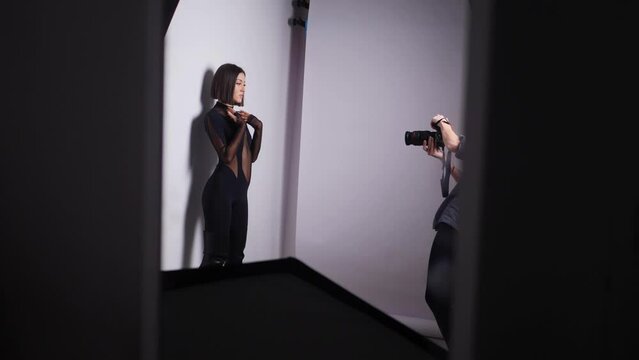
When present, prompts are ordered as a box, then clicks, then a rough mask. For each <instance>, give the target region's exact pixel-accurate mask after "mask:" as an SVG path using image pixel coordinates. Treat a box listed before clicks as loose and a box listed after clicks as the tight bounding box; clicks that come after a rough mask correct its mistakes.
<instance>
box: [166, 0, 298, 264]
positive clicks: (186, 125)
mask: <svg viewBox="0 0 639 360" xmlns="http://www.w3.org/2000/svg"><path fill="white" fill-rule="evenodd" d="M291 13H292V7H291V2H290V1H288V0H269V1H263V0H242V1H211V0H181V1H180V2H179V5H178V7H177V8H176V11H175V14H174V16H173V19H172V21H171V25H170V27H169V29H168V31H167V33H166V36H165V65H164V71H165V78H164V130H163V131H164V136H163V176H162V269H163V270H172V269H180V268H188V267H197V266H199V263H200V261H201V258H202V257H201V256H202V204H201V194H202V189H203V187H204V184H205V183H206V180H207V179H208V177H209V175H210V173H211V172H212V170H213V167H214V166H215V164H216V161H217V157H216V156H214V150H213V147H212V146H211V145H210V142H209V140H208V138H207V137H206V135H205V133H204V128H203V125H202V122H201V120H202V115H203V114H204V113H206V111H207V110H208V109H209V108H210V106H211V105H212V103H211V100H210V98H209V97H208V95H209V92H208V85H209V84H210V81H211V78H212V74H213V72H214V71H215V70H216V69H217V68H218V67H219V66H220V65H221V64H223V63H226V62H230V63H235V64H237V65H239V66H240V67H242V68H243V69H244V70H245V71H246V81H247V90H246V100H245V106H244V109H245V110H246V111H249V112H251V113H253V114H255V115H256V116H257V117H259V118H260V120H262V121H263V123H264V135H263V142H262V150H261V152H260V158H259V159H258V161H257V162H256V163H255V164H254V167H253V174H252V175H253V176H252V180H251V181H252V182H251V187H250V188H249V192H248V198H249V226H248V239H247V246H246V251H245V254H246V258H245V261H246V262H251V261H258V260H264V259H273V258H278V257H279V256H280V247H281V244H280V237H281V234H280V233H281V231H280V224H281V212H282V177H283V171H284V170H283V158H284V156H283V152H284V134H285V124H286V121H285V120H286V119H285V116H286V111H287V90H288V89H287V86H288V77H289V56H290V37H291V36H290V34H291V28H290V26H289V25H288V23H287V21H288V18H289V17H290V15H291ZM203 95H204V96H203Z"/></svg>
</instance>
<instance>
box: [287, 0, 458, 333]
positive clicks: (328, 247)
mask: <svg viewBox="0 0 639 360" xmlns="http://www.w3.org/2000/svg"><path fill="white" fill-rule="evenodd" d="M468 11H469V9H468V2H467V1H466V0H455V1H443V0H429V1H423V0H400V1H383V0H377V1H370V0H369V1H342V0H324V1H315V2H313V3H312V4H311V8H310V11H309V21H308V24H309V27H308V30H307V38H306V42H307V43H306V55H305V56H306V60H305V73H304V101H303V110H302V127H301V139H300V144H301V147H300V165H299V169H300V170H299V190H298V198H297V206H298V207H297V223H296V245H295V246H296V257H298V258H299V259H300V260H302V261H304V262H305V263H307V264H309V266H312V267H313V268H315V269H317V270H318V271H319V272H321V273H323V274H325V275H326V276H328V277H329V278H331V279H333V280H334V281H336V282H338V283H340V284H341V285H342V286H344V287H345V288H347V289H348V290H350V291H352V292H353V293H354V294H356V295H358V296H360V297H362V298H363V299H364V300H366V301H368V302H370V303H371V304H373V305H374V306H377V307H378V308H380V309H381V310H383V311H385V312H387V313H390V314H393V315H396V316H397V317H401V318H403V319H408V321H413V327H419V326H421V325H420V324H419V322H420V321H421V320H424V321H425V322H426V323H428V322H429V321H430V323H433V321H432V319H433V316H432V313H431V312H430V310H429V309H428V307H427V305H426V303H425V300H424V291H425V287H426V269H427V262H428V261H427V260H428V256H429V252H430V245H431V242H432V239H433V237H434V235H435V233H434V230H432V219H433V216H434V214H435V211H436V209H437V207H438V206H439V204H440V203H441V201H442V200H443V198H442V195H441V191H440V183H439V180H440V176H441V164H440V163H439V162H438V161H437V160H435V159H434V158H431V157H428V156H427V154H426V153H425V152H424V151H423V150H422V148H421V147H417V146H406V145H405V144H404V132H405V131H407V130H410V131H412V130H427V129H430V127H429V124H430V118H431V117H432V116H433V115H435V114H437V113H443V114H446V115H447V116H448V117H449V118H450V119H451V121H452V122H453V125H454V126H455V128H456V130H458V131H459V132H461V133H463V122H464V119H462V114H463V107H464V106H463V105H464V99H463V96H464V76H465V71H464V67H465V53H466V50H465V45H466V44H465V39H466V26H467V24H466V19H467V16H468ZM457 165H461V164H460V163H457ZM461 166H462V167H463V165H461ZM453 185H454V182H453V180H452V179H451V188H452V186H453ZM415 321H416V322H415ZM434 331H435V332H437V330H434Z"/></svg>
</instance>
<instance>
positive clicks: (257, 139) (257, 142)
mask: <svg viewBox="0 0 639 360" xmlns="http://www.w3.org/2000/svg"><path fill="white" fill-rule="evenodd" d="M240 114H241V116H242V117H243V118H245V119H246V123H247V124H249V125H251V126H252V127H253V129H254V130H255V131H254V132H253V142H252V143H251V162H255V161H256V160H257V156H258V155H259V154H260V149H261V148H262V128H263V126H264V125H263V124H262V122H261V121H260V119H258V118H257V117H256V116H255V115H252V114H249V113H247V112H245V111H241V112H240Z"/></svg>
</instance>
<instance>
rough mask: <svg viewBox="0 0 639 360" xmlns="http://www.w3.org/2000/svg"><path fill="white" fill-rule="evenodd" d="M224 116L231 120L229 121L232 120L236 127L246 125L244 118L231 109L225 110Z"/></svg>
mask: <svg viewBox="0 0 639 360" xmlns="http://www.w3.org/2000/svg"><path fill="white" fill-rule="evenodd" d="M226 114H227V115H228V116H229V117H230V118H231V120H233V122H234V123H236V124H237V125H244V124H246V119H247V118H246V117H243V116H242V112H241V111H238V112H236V113H234V112H233V109H232V108H227V109H226Z"/></svg>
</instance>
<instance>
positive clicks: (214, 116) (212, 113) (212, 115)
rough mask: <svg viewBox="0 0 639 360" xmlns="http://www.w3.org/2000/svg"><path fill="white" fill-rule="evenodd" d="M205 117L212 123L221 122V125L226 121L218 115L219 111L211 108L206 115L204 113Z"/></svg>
mask: <svg viewBox="0 0 639 360" xmlns="http://www.w3.org/2000/svg"><path fill="white" fill-rule="evenodd" d="M206 117H207V118H208V119H209V120H210V121H213V122H221V123H225V122H226V119H225V117H224V115H223V114H222V113H220V110H219V109H217V108H215V107H213V108H211V109H210V110H209V111H208V112H207V113H206Z"/></svg>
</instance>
